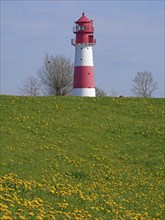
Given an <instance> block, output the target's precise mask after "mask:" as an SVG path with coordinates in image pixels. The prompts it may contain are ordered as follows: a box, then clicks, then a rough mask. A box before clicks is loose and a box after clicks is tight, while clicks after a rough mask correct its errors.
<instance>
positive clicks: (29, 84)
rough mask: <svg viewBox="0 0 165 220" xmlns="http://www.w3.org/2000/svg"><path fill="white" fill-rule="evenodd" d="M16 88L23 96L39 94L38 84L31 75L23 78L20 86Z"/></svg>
mask: <svg viewBox="0 0 165 220" xmlns="http://www.w3.org/2000/svg"><path fill="white" fill-rule="evenodd" d="M18 89H19V94H20V95H23V96H38V95H39V94H40V84H39V82H38V80H37V79H36V78H35V77H33V76H31V77H29V78H28V79H27V80H25V81H24V82H23V84H22V87H19V88H18Z"/></svg>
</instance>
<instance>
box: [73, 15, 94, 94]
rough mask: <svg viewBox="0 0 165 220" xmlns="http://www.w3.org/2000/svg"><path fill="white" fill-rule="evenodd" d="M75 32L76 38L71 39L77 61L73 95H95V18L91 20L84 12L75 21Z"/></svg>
mask: <svg viewBox="0 0 165 220" xmlns="http://www.w3.org/2000/svg"><path fill="white" fill-rule="evenodd" d="M75 24H76V26H75V27H73V33H75V34H76V38H75V39H72V40H71V43H72V45H74V46H75V63H74V79H73V96H90V97H95V96H96V93H95V84H94V67H93V50H92V47H93V46H94V45H95V44H96V39H94V36H93V33H94V27H93V20H89V19H88V18H87V17H86V16H85V15H84V13H82V16H81V18H79V19H78V20H77V21H75Z"/></svg>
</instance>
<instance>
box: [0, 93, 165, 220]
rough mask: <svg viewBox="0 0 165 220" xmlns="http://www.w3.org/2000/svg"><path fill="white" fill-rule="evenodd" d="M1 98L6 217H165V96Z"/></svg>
mask: <svg viewBox="0 0 165 220" xmlns="http://www.w3.org/2000/svg"><path fill="white" fill-rule="evenodd" d="M0 99H1V104H0V107H1V112H0V113H1V114H0V120H1V137H0V144H1V147H0V151H1V152H0V155H1V156H0V159H1V160H0V162H1V163H0V166H1V169H0V184H1V186H0V201H1V202H0V219H2V220H4V219H6V220H17V219H22V220H23V219H27V220H28V219H32V220H42V219H43V220H53V219H57V220H68V219H73V220H74V219H75V220H82V219H85V220H88V219H89V220H90V219H91V220H92V219H94V220H104V219H107V220H111V219H112V220H164V219H165V214H164V213H163V210H164V208H165V207H164V170H163V168H164V143H165V136H164V131H165V123H164V122H165V111H164V107H165V99H158V98H157V99H156V98H151V99H142V98H112V97H100V98H99V97H98V98H87V97H84V98H82V97H17V96H5V95H1V96H0Z"/></svg>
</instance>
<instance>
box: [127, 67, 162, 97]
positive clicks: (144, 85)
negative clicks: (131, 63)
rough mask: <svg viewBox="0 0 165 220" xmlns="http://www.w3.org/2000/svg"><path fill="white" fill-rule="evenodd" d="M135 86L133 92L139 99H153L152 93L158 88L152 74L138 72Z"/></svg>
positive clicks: (134, 80)
mask: <svg viewBox="0 0 165 220" xmlns="http://www.w3.org/2000/svg"><path fill="white" fill-rule="evenodd" d="M133 82H134V85H133V88H132V89H131V91H132V92H133V94H134V95H136V96H138V97H145V98H149V97H151V95H152V93H153V92H154V91H155V90H156V89H157V88H158V87H157V83H156V82H155V81H154V79H153V76H152V74H151V72H147V71H144V72H138V73H137V74H136V76H135V78H134V79H133Z"/></svg>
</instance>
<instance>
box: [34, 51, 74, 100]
mask: <svg viewBox="0 0 165 220" xmlns="http://www.w3.org/2000/svg"><path fill="white" fill-rule="evenodd" d="M72 74H73V65H72V63H71V61H70V59H67V58H66V57H64V56H55V57H54V56H49V55H48V54H46V56H45V59H44V64H43V66H42V67H41V68H40V69H39V70H38V75H39V78H40V81H41V83H42V85H43V86H44V87H45V91H46V93H47V94H48V95H55V96H66V95H69V94H70V93H71V90H72V78H73V77H72Z"/></svg>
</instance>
